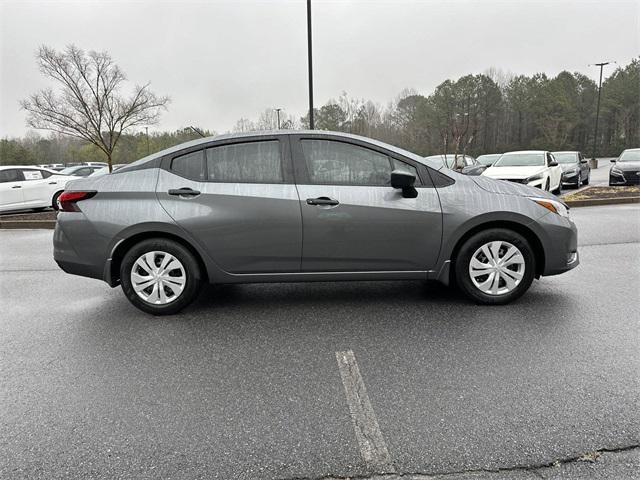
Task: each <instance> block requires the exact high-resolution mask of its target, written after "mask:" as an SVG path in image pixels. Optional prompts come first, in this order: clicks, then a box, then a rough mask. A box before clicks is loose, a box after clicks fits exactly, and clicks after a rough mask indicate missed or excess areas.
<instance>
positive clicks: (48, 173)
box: [40, 170, 51, 178]
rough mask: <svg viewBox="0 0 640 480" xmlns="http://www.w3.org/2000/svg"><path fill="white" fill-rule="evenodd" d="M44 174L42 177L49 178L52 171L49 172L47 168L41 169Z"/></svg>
mask: <svg viewBox="0 0 640 480" xmlns="http://www.w3.org/2000/svg"><path fill="white" fill-rule="evenodd" d="M40 173H41V174H42V178H49V177H50V176H51V172H47V171H46V170H40Z"/></svg>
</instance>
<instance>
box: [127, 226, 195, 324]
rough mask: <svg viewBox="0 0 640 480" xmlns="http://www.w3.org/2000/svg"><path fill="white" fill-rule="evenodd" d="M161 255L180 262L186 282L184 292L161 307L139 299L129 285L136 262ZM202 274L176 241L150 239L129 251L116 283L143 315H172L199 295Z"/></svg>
mask: <svg viewBox="0 0 640 480" xmlns="http://www.w3.org/2000/svg"><path fill="white" fill-rule="evenodd" d="M154 251H156V252H165V253H168V254H170V255H173V256H174V257H175V258H176V259H177V260H179V261H180V263H181V264H182V266H183V267H184V271H185V278H186V282H185V285H184V289H183V290H182V292H181V293H180V295H178V296H177V297H176V298H175V299H174V300H172V301H171V302H170V303H167V304H164V305H156V304H153V303H150V302H147V301H145V300H144V299H142V298H141V297H140V296H138V294H137V293H136V292H135V290H134V288H133V284H132V282H131V270H132V269H133V267H134V264H135V262H136V260H138V259H139V258H140V257H141V256H142V255H144V254H145V253H149V252H154ZM201 275H202V272H201V271H200V267H199V265H198V261H197V260H196V258H195V257H194V255H193V254H192V253H191V252H190V251H189V249H187V248H186V247H184V246H183V245H181V244H180V243H178V242H175V241H173V240H169V239H166V238H152V239H148V240H143V241H142V242H140V243H137V244H136V245H134V246H133V247H131V248H130V249H129V251H128V252H127V253H126V254H125V256H124V258H123V259H122V263H121V265H120V282H121V284H122V291H123V292H124V294H125V295H126V297H127V298H128V299H129V301H130V302H131V303H132V304H133V305H135V306H136V307H137V308H139V309H140V310H142V311H143V312H146V313H150V314H152V315H172V314H174V313H177V312H179V311H180V310H182V309H183V308H184V307H186V306H187V305H189V304H190V303H191V302H193V300H195V298H196V297H197V296H198V293H199V292H200V287H201V284H202V277H201Z"/></svg>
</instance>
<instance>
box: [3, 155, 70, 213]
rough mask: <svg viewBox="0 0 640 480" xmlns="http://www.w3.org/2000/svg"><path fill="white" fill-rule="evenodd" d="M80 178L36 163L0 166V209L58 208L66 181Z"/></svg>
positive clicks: (5, 210) (6, 210)
mask: <svg viewBox="0 0 640 480" xmlns="http://www.w3.org/2000/svg"><path fill="white" fill-rule="evenodd" d="M77 178H79V177H74V176H72V175H62V174H60V173H59V172H56V171H55V170H49V169H46V168H38V167H35V166H23V167H22V166H13V165H12V166H0V212H8V211H14V210H30V209H34V210H43V209H45V208H47V207H53V208H57V200H58V197H59V196H60V194H61V193H62V192H63V191H64V189H65V186H66V184H67V182H69V181H71V180H76V179H77Z"/></svg>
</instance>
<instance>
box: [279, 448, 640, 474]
mask: <svg viewBox="0 0 640 480" xmlns="http://www.w3.org/2000/svg"><path fill="white" fill-rule="evenodd" d="M633 450H638V453H640V443H634V444H632V445H627V446H624V447H615V448H607V447H605V448H600V449H598V450H593V451H590V452H585V453H582V454H580V455H575V456H572V457H566V458H562V459H559V460H554V461H551V462H545V463H539V464H534V465H515V466H512V467H496V468H471V469H467V470H456V471H452V472H436V473H423V472H402V473H371V474H366V475H354V476H335V475H323V476H320V477H287V478H283V479H280V480H400V479H403V478H404V479H408V480H429V479H439V478H440V479H446V478H447V477H454V476H457V475H466V474H472V475H473V474H499V473H509V472H530V473H532V474H533V475H535V476H537V477H539V478H546V477H545V476H544V475H543V472H544V469H548V468H555V467H559V466H560V465H565V464H570V463H578V462H585V463H597V462H598V458H599V457H600V456H601V455H602V454H611V453H613V454H615V453H623V452H629V451H633ZM540 470H542V471H543V472H540Z"/></svg>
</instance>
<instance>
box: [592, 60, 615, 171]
mask: <svg viewBox="0 0 640 480" xmlns="http://www.w3.org/2000/svg"><path fill="white" fill-rule="evenodd" d="M610 63H615V62H601V63H593V64H592V65H591V66H595V67H600V81H599V82H598V103H597V106H596V125H595V128H594V131H593V155H592V156H591V161H592V162H593V163H594V164H595V163H596V162H597V160H596V153H597V149H598V119H599V117H600V93H601V91H602V69H603V68H604V66H605V65H609V64H610ZM595 167H597V164H595V165H593V168H595Z"/></svg>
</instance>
